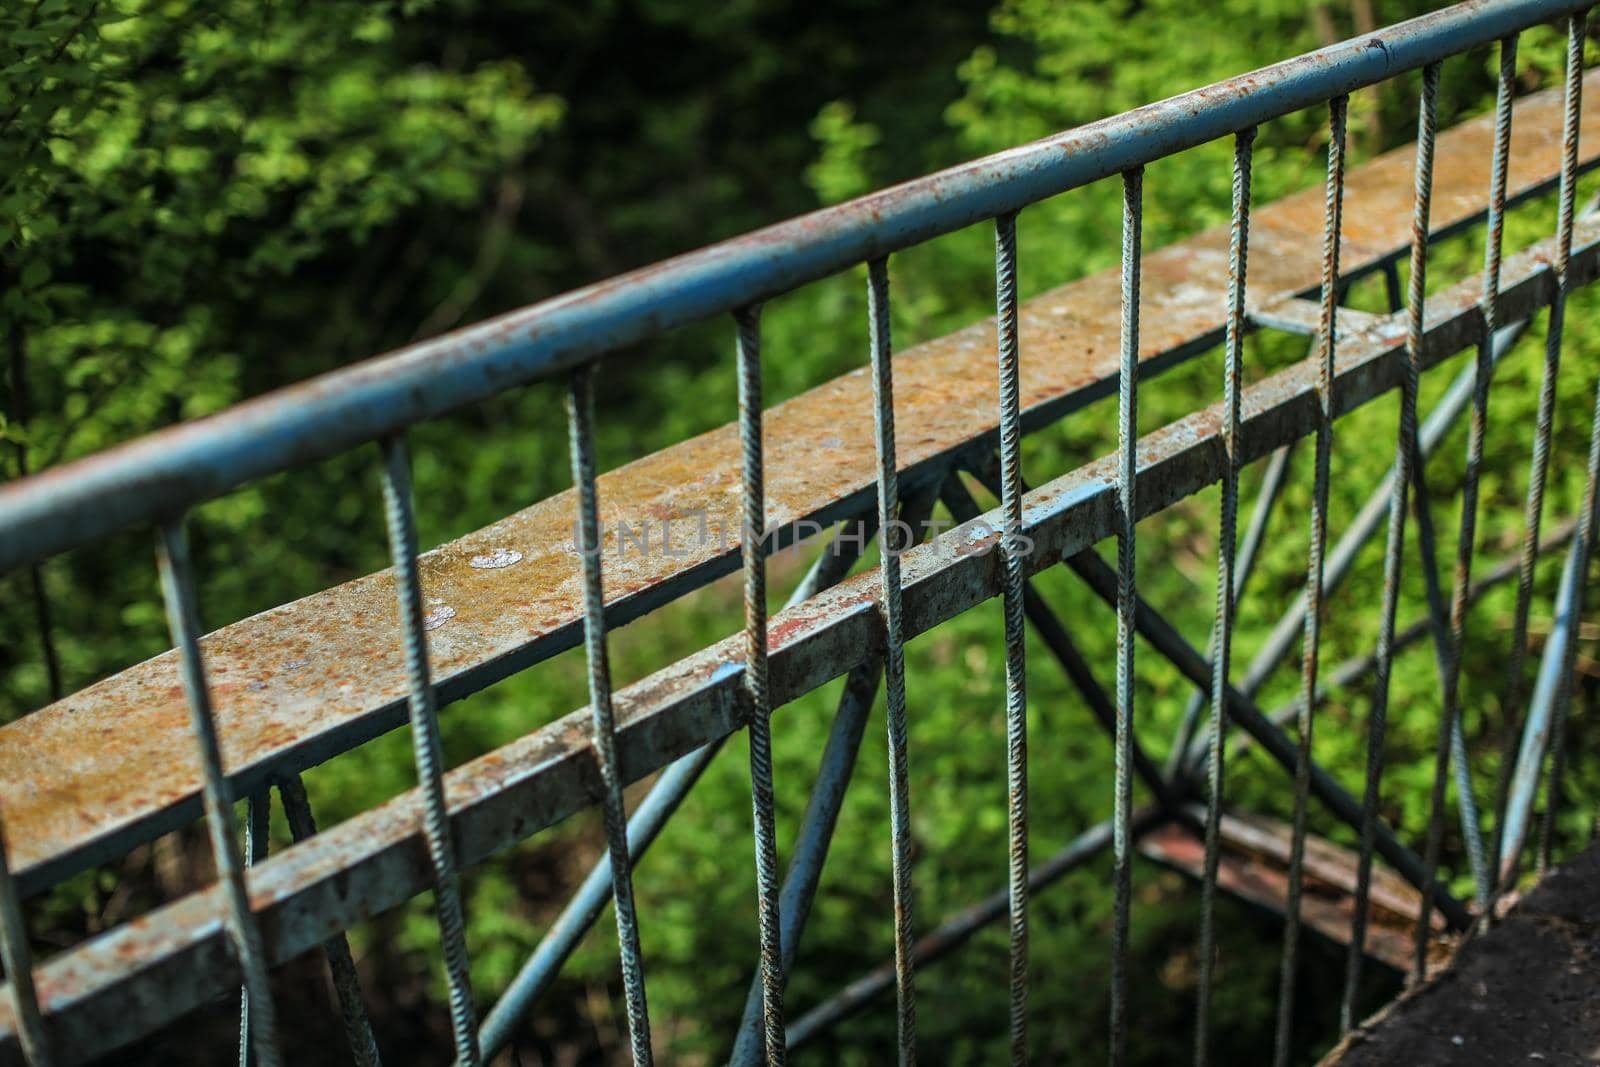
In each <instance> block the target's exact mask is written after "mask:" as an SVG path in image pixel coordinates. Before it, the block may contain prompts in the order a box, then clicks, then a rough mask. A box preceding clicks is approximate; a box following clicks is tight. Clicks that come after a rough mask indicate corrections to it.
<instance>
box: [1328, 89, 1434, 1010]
mask: <svg viewBox="0 0 1600 1067" xmlns="http://www.w3.org/2000/svg"><path fill="white" fill-rule="evenodd" d="M1438 98H1439V64H1437V63H1430V64H1429V65H1428V66H1426V67H1424V68H1423V70H1422V100H1421V104H1420V106H1419V108H1418V115H1417V157H1416V168H1415V177H1416V200H1415V207H1414V211H1413V214H1412V217H1411V272H1410V278H1409V279H1408V281H1409V283H1410V284H1409V286H1408V290H1409V292H1408V294H1407V315H1406V361H1405V364H1404V369H1403V373H1402V375H1401V378H1400V432H1399V442H1398V444H1397V446H1396V448H1395V461H1394V465H1395V479H1394V489H1393V493H1392V495H1391V496H1390V498H1389V532H1388V542H1387V544H1386V545H1385V551H1384V561H1383V606H1382V608H1381V609H1380V614H1379V617H1378V678H1377V684H1376V687H1375V690H1374V692H1373V696H1372V708H1371V711H1370V712H1369V715H1368V720H1367V772H1366V791H1365V793H1364V795H1363V797H1362V804H1361V842H1360V847H1359V849H1358V852H1357V855H1356V891H1355V913H1354V915H1353V916H1352V919H1351V923H1350V950H1349V953H1348V955H1347V956H1346V962H1345V980H1344V998H1343V1001H1342V1003H1341V1004H1340V1007H1339V1028H1340V1030H1341V1032H1345V1033H1348V1032H1349V1030H1350V1028H1351V1027H1352V1026H1354V1025H1355V1013H1356V1010H1357V1004H1356V1001H1357V998H1358V996H1359V994H1360V991H1361V964H1362V961H1363V959H1364V954H1365V952H1366V941H1367V919H1368V915H1367V910H1368V904H1369V902H1370V901H1369V898H1370V896H1371V889H1372V839H1373V832H1374V826H1375V824H1376V822H1377V818H1378V798H1379V789H1380V786H1381V785H1382V781H1383V756H1384V743H1385V737H1386V734H1387V727H1388V715H1389V684H1390V675H1391V674H1392V672H1393V668H1394V623H1395V610H1396V608H1397V606H1398V604H1399V599H1400V572H1401V564H1402V560H1403V558H1404V554H1405V532H1406V504H1407V499H1408V493H1409V491H1410V489H1411V480H1412V475H1413V471H1412V460H1413V459H1414V458H1415V457H1416V455H1417V452H1418V449H1417V386H1418V381H1419V379H1420V378H1421V374H1422V326H1423V305H1424V302H1425V301H1426V299H1427V277H1428V217H1429V210H1430V208H1431V202H1432V197H1433V155H1434V152H1433V150H1434V139H1435V137H1434V135H1435V133H1436V130H1437V123H1436V112H1437V105H1438Z"/></svg>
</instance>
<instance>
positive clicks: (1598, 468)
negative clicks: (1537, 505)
mask: <svg viewBox="0 0 1600 1067" xmlns="http://www.w3.org/2000/svg"><path fill="white" fill-rule="evenodd" d="M1597 481H1600V378H1597V379H1596V383H1595V404H1594V416H1593V419H1592V421H1591V423H1590V428H1589V466H1588V469H1587V471H1585V481H1584V488H1583V510H1582V511H1580V512H1579V514H1578V537H1577V542H1576V544H1574V546H1573V550H1572V551H1573V567H1572V582H1571V590H1572V591H1571V593H1570V594H1569V599H1570V606H1569V608H1568V611H1567V619H1568V621H1567V627H1568V633H1567V643H1566V647H1565V649H1564V650H1563V653H1562V656H1561V670H1560V673H1559V674H1558V675H1557V676H1556V687H1555V695H1554V702H1555V715H1554V719H1555V721H1554V722H1553V723H1552V724H1551V727H1550V747H1551V749H1552V750H1553V751H1552V753H1551V756H1550V782H1549V785H1548V786H1546V789H1545V802H1544V823H1543V825H1542V826H1541V827H1540V831H1539V860H1538V864H1539V873H1540V874H1543V873H1544V872H1545V871H1547V870H1548V869H1549V867H1550V850H1551V848H1552V847H1553V843H1554V838H1555V823H1556V810H1557V809H1558V808H1559V807H1560V806H1561V778H1562V775H1563V773H1564V772H1565V770H1566V762H1567V747H1566V744H1565V743H1564V742H1565V739H1566V732H1567V730H1566V727H1567V712H1568V708H1569V706H1570V705H1571V703H1572V684H1573V683H1572V673H1573V668H1574V665H1575V663H1576V660H1577V655H1578V634H1577V632H1576V631H1577V628H1578V626H1579V625H1580V623H1581V621H1582V619H1583V605H1584V591H1585V589H1586V588H1587V587H1588V584H1589V581H1588V576H1589V561H1590V558H1591V557H1592V556H1593V555H1594V526H1595V503H1596V498H1595V488H1596V482H1597Z"/></svg>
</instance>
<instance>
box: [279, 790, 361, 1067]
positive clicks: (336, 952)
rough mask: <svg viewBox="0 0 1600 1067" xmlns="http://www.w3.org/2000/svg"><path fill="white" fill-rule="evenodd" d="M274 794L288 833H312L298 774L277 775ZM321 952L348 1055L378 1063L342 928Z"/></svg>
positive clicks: (300, 836) (304, 837)
mask: <svg viewBox="0 0 1600 1067" xmlns="http://www.w3.org/2000/svg"><path fill="white" fill-rule="evenodd" d="M278 796H279V798H280V799H282V801H283V815H284V819H285V821H287V822H288V824H289V834H290V836H292V837H293V838H294V839H295V841H297V842H298V841H309V840H310V839H311V838H313V837H315V836H316V835H317V821H316V818H315V817H314V816H313V815H312V813H311V801H310V799H309V798H308V797H307V796H306V787H305V783H304V782H302V781H301V780H300V776H299V775H298V774H291V775H289V776H287V777H285V778H280V779H279V780H278ZM322 952H323V955H324V956H326V957H327V960H328V974H329V976H330V977H331V978H332V979H333V992H334V995H335V996H336V997H337V998H338V1000H339V1014H340V1016H341V1017H342V1018H343V1019H344V1036H345V1040H346V1041H347V1042H349V1044H350V1058H351V1059H352V1060H354V1061H355V1062H356V1064H357V1065H358V1067H381V1064H382V1062H383V1058H382V1057H381V1056H380V1055H379V1054H378V1041H377V1038H376V1037H374V1036H373V1033H372V1021H371V1020H370V1019H369V1018H368V1017H367V1004H366V999H365V998H364V997H363V996H362V995H361V978H360V976H359V975H357V973H356V961H355V957H353V956H352V955H351V954H350V941H349V939H347V938H346V937H345V935H344V934H343V933H342V932H341V933H337V934H334V935H333V936H332V937H330V938H328V939H327V940H326V941H324V942H323V943H322Z"/></svg>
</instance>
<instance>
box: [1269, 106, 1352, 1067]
mask: <svg viewBox="0 0 1600 1067" xmlns="http://www.w3.org/2000/svg"><path fill="white" fill-rule="evenodd" d="M1349 103H1350V100H1349V97H1345V96H1336V97H1334V98H1333V99H1332V100H1330V101H1328V177H1327V182H1326V184H1325V186H1324V192H1323V229H1322V321H1321V324H1320V330H1319V333H1318V340H1319V343H1320V346H1321V347H1320V350H1319V352H1318V360H1317V428H1316V454H1315V468H1314V474H1313V476H1312V478H1313V480H1312V487H1311V535H1310V546H1309V549H1308V552H1307V563H1306V592H1305V598H1306V612H1305V636H1304V638H1303V640H1302V644H1301V653H1300V705H1299V709H1298V713H1297V715H1296V717H1295V724H1296V727H1297V733H1298V737H1297V744H1296V746H1295V763H1294V815H1293V821H1292V828H1291V830H1290V838H1289V885H1288V890H1287V898H1288V899H1287V901H1286V904H1285V908H1284V911H1285V921H1284V925H1283V966H1282V969H1281V971H1280V973H1279V979H1278V1022H1277V1028H1276V1032H1275V1034H1274V1037H1273V1047H1272V1062H1273V1064H1274V1065H1275V1067H1287V1064H1288V1062H1289V1048H1290V1044H1291V1043H1292V1040H1293V1036H1294V984H1295V978H1296V976H1297V974H1298V971H1299V967H1300V895H1301V891H1302V889H1303V888H1304V882H1305V852H1306V815H1307V810H1308V806H1309V805H1308V801H1309V796H1310V790H1311V741H1312V725H1313V722H1314V719H1315V715H1314V712H1315V709H1316V691H1317V658H1318V652H1319V646H1320V643H1321V639H1322V591H1323V553H1324V551H1325V550H1326V548H1327V544H1328V469H1329V465H1330V461H1331V458H1332V455H1333V363H1334V349H1335V348H1336V346H1337V343H1338V312H1339V303H1338V279H1339V241H1340V227H1341V220H1342V218H1343V214H1344V147H1345V115H1346V112H1347V110H1348V108H1349Z"/></svg>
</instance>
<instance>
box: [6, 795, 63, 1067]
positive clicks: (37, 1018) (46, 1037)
mask: <svg viewBox="0 0 1600 1067" xmlns="http://www.w3.org/2000/svg"><path fill="white" fill-rule="evenodd" d="M0 964H3V965H4V966H5V974H6V984H7V985H8V986H9V987H10V988H11V1006H12V1010H13V1011H14V1012H15V1013H16V1020H17V1039H18V1041H19V1042H20V1043H21V1045H22V1056H23V1058H24V1059H26V1060H27V1061H28V1063H29V1065H30V1067H51V1065H52V1064H54V1063H55V1053H54V1052H52V1051H51V1045H50V1031H49V1028H48V1027H46V1026H45V1022H44V1015H43V1013H41V1012H40V1010H39V991H38V989H37V987H35V986H34V984H33V951H32V949H31V948H30V946H29V945H28V924H27V922H26V921H24V918H23V914H22V898H21V897H20V896H19V895H18V893H17V882H16V879H15V878H13V877H12V876H11V864H10V861H9V860H8V859H7V858H6V835H5V820H4V819H3V818H0Z"/></svg>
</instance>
